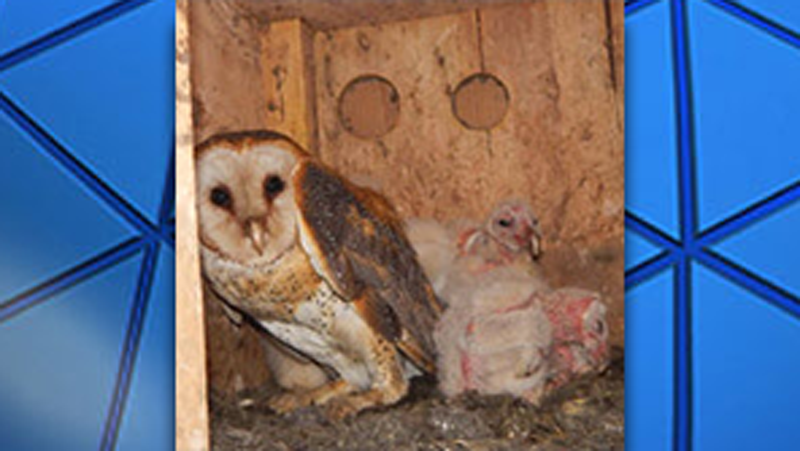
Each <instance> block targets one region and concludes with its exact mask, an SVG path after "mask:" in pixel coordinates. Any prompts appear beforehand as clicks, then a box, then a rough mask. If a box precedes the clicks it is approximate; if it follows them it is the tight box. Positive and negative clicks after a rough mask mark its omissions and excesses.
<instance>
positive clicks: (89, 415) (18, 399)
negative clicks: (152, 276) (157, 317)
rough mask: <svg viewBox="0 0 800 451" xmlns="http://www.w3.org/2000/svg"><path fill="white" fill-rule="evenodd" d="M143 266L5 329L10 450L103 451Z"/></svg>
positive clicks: (4, 410)
mask: <svg viewBox="0 0 800 451" xmlns="http://www.w3.org/2000/svg"><path fill="white" fill-rule="evenodd" d="M140 260H141V258H140V257H135V258H132V259H130V260H128V261H126V262H125V263H121V264H120V265H119V266H116V267H114V268H111V269H109V270H108V271H107V272H105V273H102V274H100V275H98V276H95V277H94V278H93V279H90V280H88V281H85V282H84V283H83V284H81V285H78V286H76V287H74V288H72V289H71V290H69V291H67V292H64V293H62V294H60V295H58V296H56V297H54V298H52V299H49V300H48V301H47V303H45V304H42V305H39V306H37V307H36V308H34V309H32V310H30V311H28V312H26V313H25V314H24V315H22V316H18V317H15V318H12V319H10V320H9V321H7V322H4V323H0V362H2V368H3V369H2V371H0V418H2V419H3V420H2V421H0V438H2V444H3V449H8V450H50V449H58V450H67V451H69V450H86V449H96V448H97V446H98V445H99V443H100V442H99V438H100V436H101V432H102V429H103V424H104V422H105V416H106V412H107V409H108V404H109V402H110V399H111V393H112V392H113V388H114V381H115V378H116V370H117V365H118V362H119V357H120V350H121V349H122V342H123V338H124V335H125V324H126V322H127V319H128V315H129V312H130V305H131V302H132V299H133V294H134V291H135V289H136V280H137V275H138V270H139V266H140V265H139V262H140Z"/></svg>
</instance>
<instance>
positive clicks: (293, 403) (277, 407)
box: [267, 392, 311, 415]
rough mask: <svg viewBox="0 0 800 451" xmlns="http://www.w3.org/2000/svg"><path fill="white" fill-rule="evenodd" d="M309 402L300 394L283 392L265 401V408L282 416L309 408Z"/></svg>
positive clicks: (306, 397)
mask: <svg viewBox="0 0 800 451" xmlns="http://www.w3.org/2000/svg"><path fill="white" fill-rule="evenodd" d="M310 404H311V400H310V399H309V398H308V396H304V395H303V394H302V393H291V392H285V393H281V394H278V395H275V396H273V397H271V398H270V399H269V400H268V401H267V406H268V407H269V408H270V409H272V410H273V411H275V413H277V414H280V415H283V414H287V413H290V412H293V411H295V410H297V409H300V408H303V407H306V406H309V405H310Z"/></svg>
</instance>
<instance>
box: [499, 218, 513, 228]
mask: <svg viewBox="0 0 800 451" xmlns="http://www.w3.org/2000/svg"><path fill="white" fill-rule="evenodd" d="M512 224H514V221H513V220H511V219H500V220H499V221H497V225H499V226H500V227H511V225H512Z"/></svg>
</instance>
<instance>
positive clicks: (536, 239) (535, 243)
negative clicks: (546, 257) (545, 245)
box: [530, 225, 542, 260]
mask: <svg viewBox="0 0 800 451" xmlns="http://www.w3.org/2000/svg"><path fill="white" fill-rule="evenodd" d="M531 232H532V233H531V241H530V251H531V257H533V259H534V260H536V259H538V258H539V256H541V255H542V232H541V230H539V227H538V226H536V225H534V226H533V230H532V231H531Z"/></svg>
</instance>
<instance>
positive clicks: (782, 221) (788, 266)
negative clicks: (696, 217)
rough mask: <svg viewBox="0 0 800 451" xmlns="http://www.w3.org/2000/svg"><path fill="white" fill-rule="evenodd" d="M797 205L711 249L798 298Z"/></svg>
mask: <svg viewBox="0 0 800 451" xmlns="http://www.w3.org/2000/svg"><path fill="white" fill-rule="evenodd" d="M798 233H800V203H794V204H793V205H791V206H789V207H787V208H786V209H785V210H783V211H781V212H780V213H777V214H774V215H772V216H770V217H768V218H766V219H763V220H762V221H761V222H758V223H756V224H755V225H753V226H751V227H749V228H747V229H744V230H742V231H741V232H739V233H737V234H736V235H733V236H732V237H730V238H728V239H727V240H725V241H723V242H722V243H720V244H717V245H716V246H715V247H714V248H715V249H716V250H718V251H719V252H720V253H721V254H722V255H724V256H726V257H728V258H730V259H731V260H733V261H735V262H736V263H737V264H739V265H741V266H743V267H745V268H747V269H748V270H750V271H752V272H754V273H758V274H759V275H760V276H761V277H763V278H765V279H767V280H769V281H770V282H772V283H774V284H776V285H779V286H781V287H783V288H784V289H786V290H788V291H791V292H793V293H794V294H795V295H797V296H798V297H800V239H797V238H795V239H787V237H795V236H797V234H798Z"/></svg>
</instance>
